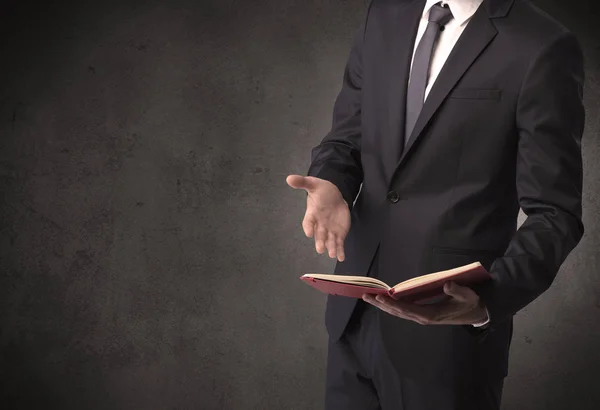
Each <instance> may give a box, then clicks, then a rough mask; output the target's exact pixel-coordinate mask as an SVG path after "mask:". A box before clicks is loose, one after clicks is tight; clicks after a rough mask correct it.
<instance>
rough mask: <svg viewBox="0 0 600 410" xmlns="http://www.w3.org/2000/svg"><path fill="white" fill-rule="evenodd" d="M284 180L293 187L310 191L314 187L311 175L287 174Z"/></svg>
mask: <svg viewBox="0 0 600 410" xmlns="http://www.w3.org/2000/svg"><path fill="white" fill-rule="evenodd" d="M285 181H286V182H287V184H288V185H289V186H291V187H292V188H294V189H305V190H307V191H312V190H314V188H315V181H314V179H313V178H311V177H304V176H302V175H289V176H288V177H287V178H286V180H285Z"/></svg>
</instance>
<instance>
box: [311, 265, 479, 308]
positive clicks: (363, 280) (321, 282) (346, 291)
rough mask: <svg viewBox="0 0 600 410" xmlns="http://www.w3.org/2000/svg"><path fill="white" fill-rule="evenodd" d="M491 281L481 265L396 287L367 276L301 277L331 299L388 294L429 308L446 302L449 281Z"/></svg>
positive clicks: (417, 279) (421, 278) (443, 272)
mask: <svg viewBox="0 0 600 410" xmlns="http://www.w3.org/2000/svg"><path fill="white" fill-rule="evenodd" d="M490 278H491V276H490V274H489V273H488V271H487V270H486V269H485V268H484V267H483V266H482V265H481V263H479V262H474V263H471V264H469V265H464V266H459V267H457V268H454V269H449V270H444V271H440V272H434V273H430V274H427V275H423V276H417V277H416V278H412V279H408V280H405V281H404V282H400V283H398V284H397V285H395V286H393V287H390V286H389V285H387V284H386V283H384V282H382V281H380V280H378V279H375V278H370V277H368V276H344V275H327V274H320V273H307V274H305V275H302V276H301V277H300V279H301V280H303V281H304V282H306V283H307V284H309V285H310V286H312V287H314V288H316V289H318V290H320V291H321V292H324V293H328V294H331V295H336V296H346V297H352V298H362V295H364V294H365V293H370V294H387V295H389V296H391V297H392V298H394V299H397V300H398V299H402V300H403V301H407V302H413V303H419V304H430V303H436V302H439V301H441V300H444V299H445V298H446V294H445V293H444V283H446V282H448V281H453V282H455V283H457V284H458V285H462V286H468V285H471V284H474V283H478V282H482V281H484V280H487V279H490Z"/></svg>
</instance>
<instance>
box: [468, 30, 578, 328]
mask: <svg viewBox="0 0 600 410" xmlns="http://www.w3.org/2000/svg"><path fill="white" fill-rule="evenodd" d="M583 67H584V61H583V55H582V51H581V48H580V46H579V43H578V41H577V40H576V38H575V37H574V36H573V35H572V34H570V33H563V34H562V35H561V36H560V37H559V38H557V39H555V40H554V41H551V42H550V44H548V45H547V46H545V47H544V48H543V49H542V50H541V52H540V53H539V54H538V56H537V57H536V58H534V59H533V60H532V62H531V64H530V67H529V69H528V72H527V75H526V77H525V80H524V82H523V85H522V89H521V92H520V95H519V100H518V104H517V110H516V124H517V128H518V132H519V138H518V151H517V169H516V175H517V178H516V186H517V192H518V198H519V204H520V206H521V209H523V212H524V213H525V214H526V215H527V219H526V221H525V222H524V223H523V225H522V226H521V227H520V228H519V229H518V231H517V233H516V234H515V236H514V237H513V239H512V241H511V242H510V244H509V246H508V248H507V250H506V252H505V254H504V256H503V257H501V258H499V259H496V260H495V261H494V263H493V264H492V265H491V267H490V273H491V274H492V277H493V280H492V281H490V282H488V284H486V285H485V286H484V287H482V288H480V289H478V290H476V291H477V293H478V294H479V295H480V297H481V299H482V300H483V302H484V303H485V305H486V306H487V308H488V311H489V315H490V319H491V321H490V324H489V325H490V326H489V328H490V329H493V327H494V325H497V324H498V323H501V322H502V321H504V320H506V319H508V318H510V317H512V316H513V315H514V314H516V313H517V312H518V311H519V310H521V309H522V308H523V307H525V306H526V305H528V304H529V303H531V302H532V301H533V300H534V299H536V298H537V297H538V296H539V295H541V294H542V293H543V292H545V291H546V290H547V289H548V288H549V287H550V285H551V284H552V282H553V281H554V279H555V277H556V275H557V273H558V270H559V268H560V266H561V265H562V263H563V262H564V261H565V259H566V258H567V256H568V255H569V253H570V252H571V251H572V250H573V249H574V248H575V246H576V245H577V244H578V243H579V241H580V240H581V237H582V236H583V232H584V228H583V223H582V220H581V216H582V204H581V202H582V179H583V170H582V157H581V139H582V134H583V128H584V122H585V110H584V106H583V101H582V100H583V97H582V94H583V82H584V68H583Z"/></svg>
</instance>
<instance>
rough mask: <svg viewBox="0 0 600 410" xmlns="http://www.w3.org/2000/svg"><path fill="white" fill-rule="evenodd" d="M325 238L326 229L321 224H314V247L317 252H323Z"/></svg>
mask: <svg viewBox="0 0 600 410" xmlns="http://www.w3.org/2000/svg"><path fill="white" fill-rule="evenodd" d="M326 240H327V229H325V227H324V226H323V225H320V224H316V231H315V248H316V249H317V253H319V254H322V253H323V252H325V241H326Z"/></svg>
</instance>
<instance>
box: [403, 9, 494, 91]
mask: <svg viewBox="0 0 600 410" xmlns="http://www.w3.org/2000/svg"><path fill="white" fill-rule="evenodd" d="M436 3H440V0H427V2H426V3H425V8H424V9H423V16H422V17H421V21H420V22H419V29H418V31H417V38H416V40H415V48H414V50H413V60H414V57H415V51H416V50H417V45H418V44H419V41H421V37H423V33H425V29H426V28H427V24H428V23H429V21H428V18H429V10H430V9H431V7H432V6H433V5H434V4H436ZM441 3H442V4H447V5H448V7H450V11H451V12H452V16H453V18H452V20H450V21H449V22H448V24H446V25H445V27H444V31H442V32H440V37H439V39H438V41H437V43H436V44H435V45H434V49H433V54H432V56H431V64H430V68H429V79H428V81H427V88H426V89H425V98H427V95H428V94H429V91H430V90H431V86H432V85H433V83H434V82H435V79H436V78H437V76H438V74H439V73H440V70H441V69H442V66H443V65H444V63H445V62H446V59H447V58H448V56H449V55H450V51H452V48H454V45H455V44H456V42H457V41H458V38H459V37H460V35H461V34H462V32H463V31H464V29H465V27H466V26H467V24H468V23H469V20H471V17H472V16H473V14H475V12H476V11H477V9H478V8H479V6H480V5H481V3H483V0H446V1H442V2H441ZM411 69H412V61H411Z"/></svg>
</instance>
